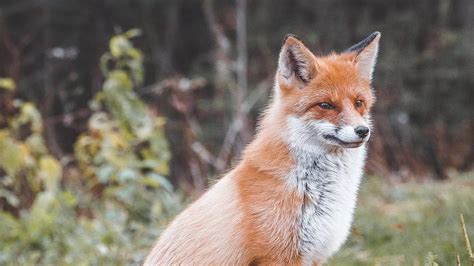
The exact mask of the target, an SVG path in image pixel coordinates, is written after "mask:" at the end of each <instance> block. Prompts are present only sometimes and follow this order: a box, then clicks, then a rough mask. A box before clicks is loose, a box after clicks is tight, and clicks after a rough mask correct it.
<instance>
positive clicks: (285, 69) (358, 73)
mask: <svg viewBox="0 0 474 266" xmlns="http://www.w3.org/2000/svg"><path fill="white" fill-rule="evenodd" d="M379 39H380V33H379V32H374V33H372V34H371V35H370V36H369V37H367V38H366V39H365V40H363V41H361V42H360V43H358V44H356V45H354V46H352V47H351V48H349V49H348V50H346V51H344V52H342V53H339V54H336V53H332V54H329V55H327V56H316V55H314V54H313V53H312V52H311V51H310V50H309V49H308V48H307V47H306V46H305V45H304V44H303V43H302V42H301V41H300V40H299V39H297V38H296V37H294V36H291V35H290V36H288V37H287V38H286V39H285V41H284V44H283V47H282V49H281V52H280V58H279V62H278V71H277V74H276V88H275V89H276V92H275V98H274V101H275V104H276V105H277V106H278V109H279V110H282V111H283V114H284V116H285V118H284V120H285V124H286V127H287V129H288V131H287V132H289V133H288V135H287V138H288V140H289V142H290V144H291V145H292V146H296V147H299V148H302V149H305V150H314V149H321V148H322V147H343V148H357V147H360V146H362V145H363V144H364V143H365V142H366V141H367V140H368V139H369V137H370V126H371V123H370V115H369V112H370V108H371V107H372V105H373V103H374V100H375V98H374V95H373V91H372V87H371V80H372V73H373V70H374V66H375V62H376V59H377V52H378V46H379ZM269 111H270V112H271V110H269ZM280 114H282V113H280Z"/></svg>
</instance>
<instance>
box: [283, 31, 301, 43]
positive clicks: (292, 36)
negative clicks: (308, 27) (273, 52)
mask: <svg viewBox="0 0 474 266" xmlns="http://www.w3.org/2000/svg"><path fill="white" fill-rule="evenodd" d="M290 38H294V39H297V40H298V41H300V42H301V39H300V38H299V37H298V36H296V35H294V34H291V33H289V34H287V35H286V36H285V38H284V39H283V44H285V43H286V41H288V39H290Z"/></svg>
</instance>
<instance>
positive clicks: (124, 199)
mask: <svg viewBox="0 0 474 266" xmlns="http://www.w3.org/2000/svg"><path fill="white" fill-rule="evenodd" d="M138 33H139V32H138V31H137V30H131V31H128V32H126V33H124V34H120V35H117V36H115V37H113V38H112V39H111V41H110V52H108V53H106V54H105V55H104V57H103V60H102V62H101V68H102V70H103V73H104V75H105V77H106V80H105V82H104V85H103V90H102V91H101V92H99V93H98V94H97V95H96V97H95V99H94V101H92V103H91V106H92V109H93V114H92V116H91V118H90V120H89V127H88V130H87V131H86V132H84V133H83V134H82V135H81V136H80V137H79V138H78V140H77V141H76V144H75V152H74V162H75V164H76V166H72V168H73V169H76V170H75V171H68V172H66V171H63V167H62V165H61V164H60V163H59V161H58V160H57V159H55V158H54V157H52V156H51V155H50V154H49V153H48V150H47V148H46V146H45V144H44V139H43V137H42V129H43V124H42V120H41V116H40V114H39V112H38V111H37V109H36V108H35V106H34V105H33V104H32V103H28V102H23V101H20V100H13V103H14V106H15V108H17V109H18V110H17V112H15V113H14V114H13V115H11V116H8V117H6V116H5V117H4V116H2V117H0V118H1V119H0V125H1V124H2V122H3V121H6V126H5V127H3V128H0V265H37V264H40V265H91V264H92V265H110V264H112V265H129V264H138V263H140V261H141V260H142V259H143V257H144V256H145V255H146V254H145V253H146V252H147V251H148V249H149V248H150V247H151V245H152V243H153V241H154V240H155V239H156V238H157V236H158V234H159V233H160V231H159V229H160V228H161V227H162V226H163V225H164V223H165V222H166V221H168V220H169V219H170V217H171V216H173V215H174V214H175V213H176V212H177V211H178V210H179V209H180V208H181V206H182V199H181V196H180V194H179V193H178V192H175V191H172V190H173V189H172V185H171V184H170V183H169V182H168V180H167V179H166V178H165V175H167V174H168V161H169V159H170V152H169V150H168V143H167V141H166V138H165V134H164V128H163V126H164V123H165V120H164V118H162V117H156V116H153V115H152V114H150V113H149V112H148V109H147V107H146V105H145V104H144V103H143V102H142V101H141V100H140V98H139V97H138V96H137V95H136V94H135V93H134V91H133V88H134V87H137V86H140V85H141V83H142V81H143V64H142V55H141V53H140V51H139V50H137V49H136V48H134V46H133V44H132V43H131V42H130V38H132V37H134V36H137V35H138ZM0 87H2V88H5V87H6V89H8V91H7V92H6V93H11V91H13V90H14V88H15V85H14V83H12V82H11V80H8V79H0ZM69 167H71V166H69ZM77 170H78V171H77ZM26 192H27V193H26Z"/></svg>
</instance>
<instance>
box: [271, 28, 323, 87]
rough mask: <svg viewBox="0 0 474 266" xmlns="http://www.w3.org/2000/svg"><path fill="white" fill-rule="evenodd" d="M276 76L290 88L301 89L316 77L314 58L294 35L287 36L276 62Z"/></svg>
mask: <svg viewBox="0 0 474 266" xmlns="http://www.w3.org/2000/svg"><path fill="white" fill-rule="evenodd" d="M278 75H279V76H280V77H281V79H282V80H283V81H284V82H285V83H287V85H290V86H292V87H293V86H296V87H299V88H302V87H303V86H304V85H305V84H307V83H308V82H309V81H310V80H311V79H313V78H314V76H315V75H316V65H315V56H314V55H313V53H311V51H310V50H309V49H308V48H306V46H305V45H304V44H303V43H302V42H301V41H300V40H299V39H298V38H296V37H295V36H294V35H287V36H286V38H285V40H284V43H283V47H282V48H281V51H280V58H279V60H278Z"/></svg>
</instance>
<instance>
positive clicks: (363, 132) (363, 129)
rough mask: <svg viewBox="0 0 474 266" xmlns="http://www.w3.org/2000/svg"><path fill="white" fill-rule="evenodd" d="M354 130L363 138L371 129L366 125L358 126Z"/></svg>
mask: <svg viewBox="0 0 474 266" xmlns="http://www.w3.org/2000/svg"><path fill="white" fill-rule="evenodd" d="M354 131H355V133H356V134H357V136H359V137H360V138H361V139H363V138H365V137H367V135H368V134H369V131H370V130H369V128H368V127H366V126H357V127H356V128H354Z"/></svg>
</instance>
